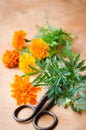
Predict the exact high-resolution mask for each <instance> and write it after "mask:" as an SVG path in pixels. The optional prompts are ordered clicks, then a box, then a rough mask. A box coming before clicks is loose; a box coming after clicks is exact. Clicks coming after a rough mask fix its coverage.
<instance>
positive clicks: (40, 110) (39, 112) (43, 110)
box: [13, 94, 58, 130]
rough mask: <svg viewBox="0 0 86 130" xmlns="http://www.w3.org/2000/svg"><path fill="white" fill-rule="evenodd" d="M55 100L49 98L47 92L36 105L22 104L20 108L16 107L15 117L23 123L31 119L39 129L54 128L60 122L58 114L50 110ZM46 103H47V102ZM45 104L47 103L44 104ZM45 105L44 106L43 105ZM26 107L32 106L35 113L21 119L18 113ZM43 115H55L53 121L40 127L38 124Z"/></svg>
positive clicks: (49, 129)
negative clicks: (46, 125) (44, 126)
mask: <svg viewBox="0 0 86 130" xmlns="http://www.w3.org/2000/svg"><path fill="white" fill-rule="evenodd" d="M53 102H54V99H53V98H51V99H48V95H47V94H45V95H44V96H43V97H42V99H41V100H40V102H39V103H38V105H37V106H36V107H34V106H32V105H22V106H19V107H18V108H16V109H15V111H14V113H13V118H14V119H15V120H16V121H18V122H21V123H25V122H28V121H31V120H33V126H34V127H35V128H36V129H37V130H52V129H54V128H55V126H56V125H57V123H58V119H57V116H56V115H55V114H54V113H52V112H50V111H48V110H49V109H50V108H51V107H52V106H53V104H54V103H53ZM45 103H46V104H45ZM44 104H45V105H44ZM43 106H44V107H43ZM24 108H30V109H32V110H33V113H32V115H31V116H29V117H28V118H26V119H20V118H19V117H18V114H19V112H20V111H21V110H22V109H24ZM43 115H50V116H52V117H53V123H52V124H51V125H50V126H48V127H46V128H43V127H39V126H38V120H39V119H40V118H41V116H43Z"/></svg>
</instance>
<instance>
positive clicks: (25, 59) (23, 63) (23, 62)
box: [19, 53, 35, 73]
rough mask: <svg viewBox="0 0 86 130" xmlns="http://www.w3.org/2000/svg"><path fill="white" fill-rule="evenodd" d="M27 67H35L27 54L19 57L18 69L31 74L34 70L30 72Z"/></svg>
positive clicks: (31, 57)
mask: <svg viewBox="0 0 86 130" xmlns="http://www.w3.org/2000/svg"><path fill="white" fill-rule="evenodd" d="M29 66H35V58H34V57H33V56H30V55H28V54H27V53H24V54H23V55H22V56H21V57H20V61H19V68H20V69H21V70H22V71H23V72H25V73H28V72H33V71H34V70H32V69H31V68H30V67H29Z"/></svg>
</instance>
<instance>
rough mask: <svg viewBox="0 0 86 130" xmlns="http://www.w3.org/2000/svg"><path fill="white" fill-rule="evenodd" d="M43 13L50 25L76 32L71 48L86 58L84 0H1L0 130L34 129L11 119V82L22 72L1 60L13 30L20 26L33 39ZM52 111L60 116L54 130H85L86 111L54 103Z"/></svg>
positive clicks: (12, 105) (46, 119) (85, 3)
mask: <svg viewBox="0 0 86 130" xmlns="http://www.w3.org/2000/svg"><path fill="white" fill-rule="evenodd" d="M46 13H47V15H48V16H49V21H50V23H51V24H52V25H54V26H56V27H62V28H63V29H64V30H67V31H69V32H74V33H75V35H76V36H77V37H78V38H77V39H76V41H75V42H74V44H73V49H74V50H75V51H76V52H78V53H81V58H82V59H86V0H0V130H35V129H34V127H33V126H32V123H28V124H19V123H17V122H16V121H15V120H14V119H13V118H12V113H13V110H14V109H15V108H16V107H17V105H16V101H15V100H14V99H13V98H11V92H10V83H12V82H13V77H14V75H15V74H20V73H21V72H20V71H19V69H18V68H17V69H7V68H5V67H4V65H3V64H2V62H1V59H2V55H3V53H4V52H5V50H7V49H13V48H12V45H11V41H12V36H13V33H14V32H15V31H17V30H20V29H23V30H25V31H26V32H27V34H28V35H27V37H28V38H32V37H33V36H34V35H35V33H36V27H35V25H36V24H38V25H42V24H44V22H45V18H44V17H45V14H46ZM42 94H43V93H42ZM42 94H41V95H42ZM51 111H53V112H54V113H55V114H56V115H57V117H58V119H59V123H58V125H57V127H56V128H55V130H86V113H85V112H83V113H82V114H78V113H75V112H73V111H72V110H71V109H70V108H68V109H64V108H62V107H57V106H55V107H53V108H52V110H51ZM28 114H30V111H27V110H26V111H24V112H23V113H22V115H24V116H26V115H28ZM44 121H45V122H44ZM50 121H52V120H51V119H50V118H49V119H48V118H47V117H43V118H42V120H41V121H40V123H41V124H42V125H43V126H46V125H47V124H48V123H50Z"/></svg>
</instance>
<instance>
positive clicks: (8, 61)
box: [2, 50, 19, 68]
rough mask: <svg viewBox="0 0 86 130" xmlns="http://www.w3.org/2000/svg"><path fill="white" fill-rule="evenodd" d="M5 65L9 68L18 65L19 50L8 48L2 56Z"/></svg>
mask: <svg viewBox="0 0 86 130" xmlns="http://www.w3.org/2000/svg"><path fill="white" fill-rule="evenodd" d="M2 61H3V63H4V65H5V66H6V67H8V68H13V67H16V66H17V65H18V63H19V51H17V50H12V51H10V50H7V51H6V52H5V53H4V54H3V57H2Z"/></svg>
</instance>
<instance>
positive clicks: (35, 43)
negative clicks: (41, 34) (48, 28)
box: [29, 39, 49, 59]
mask: <svg viewBox="0 0 86 130" xmlns="http://www.w3.org/2000/svg"><path fill="white" fill-rule="evenodd" d="M29 49H30V52H31V54H32V55H33V56H34V57H35V58H37V59H43V58H46V57H48V56H49V53H48V50H49V47H48V45H47V44H46V42H44V41H43V40H42V39H32V43H31V44H30V45H29Z"/></svg>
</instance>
